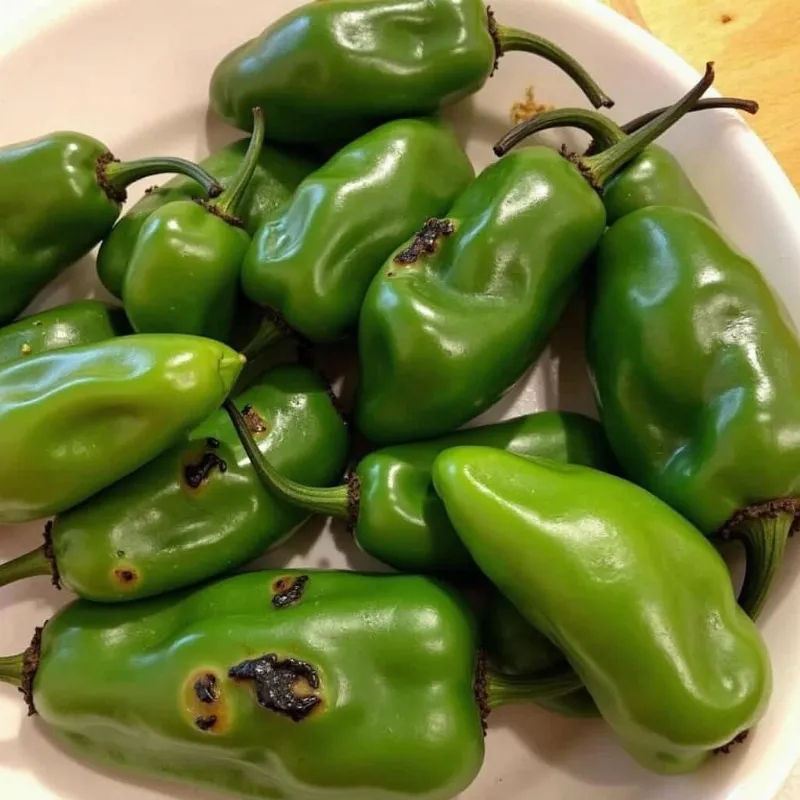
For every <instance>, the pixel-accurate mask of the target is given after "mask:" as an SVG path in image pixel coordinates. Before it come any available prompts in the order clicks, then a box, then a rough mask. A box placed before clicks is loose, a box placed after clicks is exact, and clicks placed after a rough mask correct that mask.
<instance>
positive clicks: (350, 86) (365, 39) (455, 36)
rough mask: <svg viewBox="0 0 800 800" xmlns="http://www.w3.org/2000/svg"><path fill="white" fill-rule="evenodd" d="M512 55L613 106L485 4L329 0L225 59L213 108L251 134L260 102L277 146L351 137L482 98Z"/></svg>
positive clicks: (578, 72) (564, 59)
mask: <svg viewBox="0 0 800 800" xmlns="http://www.w3.org/2000/svg"><path fill="white" fill-rule="evenodd" d="M514 50H524V51H527V52H531V53H535V54H536V55H539V56H541V57H542V58H545V59H547V60H548V61H551V62H553V63H554V64H556V65H557V66H559V67H561V68H562V69H563V70H564V71H566V72H567V73H568V74H569V75H570V77H572V78H573V80H575V81H576V82H577V83H578V85H579V86H580V87H581V89H583V91H584V92H585V93H586V95H587V97H588V98H589V99H590V100H591V101H592V103H593V105H594V106H595V107H598V106H610V105H612V101H611V100H610V99H609V98H608V97H607V96H606V95H605V94H604V93H603V92H602V90H601V89H600V88H599V87H598V86H597V84H596V83H595V82H594V81H593V80H592V79H591V77H590V76H589V75H588V74H587V73H586V71H585V70H584V69H583V68H582V67H581V66H580V65H579V64H577V63H576V62H575V61H574V60H573V59H572V58H570V56H569V55H568V54H567V53H565V52H564V51H563V50H561V49H560V48H558V47H557V46H556V45H554V44H553V43H552V42H548V41H547V40H545V39H542V38H540V37H538V36H534V35H533V34H530V33H527V32H525V31H520V30H516V29H514V28H506V27H504V26H501V25H497V23H496V22H495V20H494V15H493V14H492V13H491V12H490V11H488V10H487V8H486V7H485V6H484V4H483V3H482V2H481V0H368V2H364V1H363V0H325V2H315V3H308V4H306V5H304V6H301V7H300V8H298V9H295V10H294V11H292V12H290V13H289V14H286V15H285V16H283V17H281V18H280V19H278V20H277V21H276V22H274V23H273V24H272V25H270V26H269V27H268V28H267V29H266V30H265V31H264V32H263V33H262V34H261V35H260V36H258V37H256V38H255V39H252V40H251V41H249V42H245V43H244V44H243V45H241V46H240V47H237V48H236V49H235V50H233V51H232V52H231V53H230V54H229V55H228V56H226V57H225V58H224V59H223V61H222V62H221V63H220V64H219V65H218V66H217V68H216V70H215V71H214V75H213V76H212V78H211V89H210V94H211V106H212V108H213V109H214V110H215V111H216V112H217V113H218V114H219V115H220V116H222V118H223V119H225V120H227V121H228V122H230V123H231V124H233V125H236V126H237V127H240V128H242V129H244V130H249V129H250V126H251V125H252V116H251V109H252V108H253V107H254V106H260V107H261V108H263V109H264V112H265V114H266V115H267V119H268V120H269V131H268V135H269V136H270V137H272V138H273V139H275V140H277V141H283V142H327V141H329V140H330V138H331V137H332V136H334V137H337V138H338V139H339V140H341V141H347V140H350V139H354V138H355V137H356V136H360V135H362V134H363V133H366V132H367V131H368V130H369V129H370V128H374V127H375V126H376V125H379V124H381V123H383V122H386V121H387V120H389V119H396V118H398V117H410V116H418V115H424V114H431V113H434V112H436V111H437V110H438V109H439V108H440V107H441V106H443V105H446V104H450V103H454V102H455V101H457V100H460V99H461V98H463V97H466V96H467V95H470V94H472V93H473V92H476V91H477V90H478V89H480V88H481V86H483V84H484V83H485V82H486V80H487V79H488V78H489V76H490V75H491V74H492V73H493V71H494V69H495V67H496V65H497V61H498V59H499V57H500V56H501V55H503V54H504V53H506V52H510V51H514Z"/></svg>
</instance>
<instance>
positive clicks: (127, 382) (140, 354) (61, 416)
mask: <svg viewBox="0 0 800 800" xmlns="http://www.w3.org/2000/svg"><path fill="white" fill-rule="evenodd" d="M242 364H243V359H242V357H241V356H240V355H239V354H238V353H236V352H235V351H233V350H231V349H230V348H228V347H225V346H224V345H222V344H219V343H218V342H213V341H211V340H209V339H201V338H199V337H194V336H158V335H150V336H147V335H142V336H126V337H123V338H120V339H111V340H109V341H105V342H98V343H95V344H90V345H83V346H81V347H70V348H68V349H66V350H58V351H56V352H53V353H45V354H42V355H38V356H32V357H31V358H29V359H26V360H24V361H18V362H15V363H12V364H9V365H7V366H5V367H3V368H2V370H0V442H2V443H3V459H2V461H0V522H2V523H5V522H24V521H26V520H31V519H36V518H37V517H45V516H50V515H52V514H57V513H59V512H61V511H65V510H66V509H68V508H71V507H72V506H75V505H77V504H78V503H80V502H82V501H83V500H86V499H87V498H88V497H90V496H91V495H93V494H95V493H96V492H99V491H100V490H101V489H103V488H105V487H106V486H109V485H111V484H112V483H114V482H115V481H117V480H119V479H120V478H122V477H124V476H125V475H127V474H128V473H130V472H133V471H134V470H135V469H138V468H139V467H140V466H142V465H143V464H145V463H146V462H147V461H149V460H150V459H152V458H154V457H155V456H157V455H158V454H159V453H160V452H161V451H162V450H165V449H166V448H167V447H169V446H170V445H171V444H172V443H173V442H174V441H175V440H176V439H178V438H179V437H180V436H181V435H182V434H183V433H185V432H186V431H187V430H189V429H191V428H192V427H194V426H195V425H197V424H198V423H199V422H201V421H202V420H203V419H205V418H206V417H207V416H208V415H209V414H210V413H211V412H212V411H213V410H214V409H215V408H217V407H218V406H219V405H220V404H221V403H222V401H223V400H224V399H225V398H226V397H227V395H228V393H229V392H230V390H231V387H232V385H233V383H234V381H235V380H236V377H237V376H238V374H239V372H240V371H241V368H242Z"/></svg>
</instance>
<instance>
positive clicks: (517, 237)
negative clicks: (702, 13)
mask: <svg viewBox="0 0 800 800" xmlns="http://www.w3.org/2000/svg"><path fill="white" fill-rule="evenodd" d="M713 78H714V73H713V70H712V69H711V67H710V66H709V68H708V70H707V72H706V75H705V76H704V78H703V79H702V80H701V81H700V82H699V83H698V84H697V86H695V87H694V88H693V89H692V90H691V91H690V92H689V93H688V94H687V95H686V96H685V97H683V98H682V99H681V100H679V101H678V102H677V103H676V104H675V105H674V106H672V107H671V108H670V109H668V110H667V111H665V112H664V114H662V115H660V116H659V117H657V118H656V119H655V120H654V121H652V122H651V123H649V124H648V125H646V126H645V127H644V128H642V129H641V130H639V131H638V132H637V133H635V134H634V135H633V136H630V137H628V138H626V139H625V140H623V141H621V142H619V143H618V144H617V145H615V146H614V147H612V148H609V149H608V150H606V151H604V152H603V153H601V154H600V155H597V156H592V157H588V158H585V159H583V161H582V162H581V164H580V165H578V166H577V167H576V165H573V163H571V161H570V160H568V159H566V158H564V157H563V156H562V155H561V154H560V153H558V152H556V151H555V150H551V149H550V148H547V147H529V148H523V149H520V150H516V151H514V152H512V153H509V154H508V155H506V156H505V157H503V158H501V159H500V160H499V161H497V162H496V163H495V164H492V165H491V166H490V167H488V168H487V169H486V170H484V171H483V172H482V173H481V175H480V176H479V177H478V178H477V180H476V181H474V183H472V184H471V185H470V186H469V187H468V188H467V190H466V191H465V192H464V193H463V194H462V195H461V196H460V197H459V198H458V200H456V202H455V204H454V205H453V207H452V208H451V210H450V212H449V213H448V215H447V217H446V218H444V219H431V220H429V221H428V222H427V223H426V224H425V226H424V227H423V229H422V230H421V231H420V232H419V233H418V234H417V236H416V237H415V238H414V239H413V240H412V241H410V242H407V243H406V244H404V245H401V247H400V248H399V249H398V250H397V251H396V252H395V253H394V255H393V256H391V257H390V258H389V260H388V261H387V263H386V264H385V265H384V267H383V268H382V269H381V270H380V272H379V273H378V275H377V276H376V277H375V279H374V280H373V282H372V285H371V286H370V288H369V291H368V293H367V296H366V298H365V300H364V305H363V306H362V309H361V317H360V320H359V329H358V349H359V364H360V368H361V373H360V381H359V385H358V390H357V395H356V406H355V418H356V424H357V425H358V428H359V429H360V430H361V432H362V433H363V434H364V435H365V436H366V437H367V438H368V439H370V440H372V441H373V442H375V443H378V444H395V443H400V442H407V441H414V440H417V439H425V438H433V437H435V436H441V435H442V434H445V433H449V432H450V431H452V430H455V429H456V428H458V427H460V426H461V425H463V424H464V423H466V422H468V421H469V420H471V419H472V418H474V417H476V416H477V415H478V414H480V413H481V412H483V411H485V410H486V409H487V408H489V407H490V406H491V405H492V404H493V403H495V402H496V401H497V400H499V399H500V397H501V396H502V395H503V393H504V392H506V391H507V390H508V389H509V388H511V386H512V385H513V384H514V383H515V382H516V381H517V380H518V379H519V378H520V377H522V375H523V374H524V373H525V371H526V370H527V369H528V368H529V367H530V366H531V365H532V364H533V362H534V361H535V359H536V358H538V356H539V355H540V353H541V351H542V349H543V347H544V346H545V344H546V343H547V340H548V338H549V336H550V333H551V331H552V329H553V327H554V326H555V324H556V323H557V322H558V320H559V319H560V317H561V315H562V313H563V311H564V309H565V308H566V305H567V303H568V302H569V300H570V299H571V298H572V296H573V295H574V293H575V291H576V289H577V286H578V284H579V282H580V278H581V269H582V267H583V266H584V263H585V262H586V260H587V259H588V257H589V256H590V255H591V253H592V251H593V250H594V248H595V247H596V246H597V243H598V242H599V241H600V238H601V237H602V235H603V231H604V230H605V226H606V213H605V209H604V207H603V203H602V201H601V199H600V197H599V195H598V193H597V191H596V189H601V188H602V186H603V185H605V183H606V182H607V181H608V180H609V179H610V178H611V177H612V176H613V175H614V174H616V173H617V172H618V171H619V170H620V169H621V168H623V167H624V166H625V164H627V163H628V162H629V161H630V160H631V159H632V158H634V157H635V156H636V155H637V154H638V153H639V152H640V151H641V150H642V149H643V148H644V147H646V146H647V145H649V144H650V143H651V142H652V141H653V139H655V138H656V137H657V136H659V135H660V134H661V133H663V132H664V131H666V130H667V129H668V128H669V127H670V126H671V125H673V124H674V123H675V122H676V121H678V120H679V119H680V118H681V117H682V116H683V115H684V114H685V113H687V112H688V111H689V109H691V108H692V106H693V105H694V103H695V102H696V101H697V99H698V98H699V97H700V96H702V93H703V92H705V91H706V89H707V88H708V87H709V86H710V85H711V83H712V81H713ZM587 177H590V179H591V185H590V181H589V180H587Z"/></svg>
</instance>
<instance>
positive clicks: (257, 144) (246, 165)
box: [213, 108, 265, 217]
mask: <svg viewBox="0 0 800 800" xmlns="http://www.w3.org/2000/svg"><path fill="white" fill-rule="evenodd" d="M264 130H265V125H264V112H263V111H262V110H261V109H260V108H254V109H253V134H252V136H251V137H250V144H249V145H248V146H247V152H246V153H245V154H244V159H242V163H241V165H240V166H239V171H238V172H237V173H236V175H235V176H234V178H233V180H232V181H231V183H230V185H229V186H228V188H227V189H226V190H225V191H224V192H223V193H222V194H221V195H220V196H219V197H218V198H217V199H216V200H215V201H214V203H213V210H214V211H216V212H217V213H219V214H220V215H221V216H222V217H228V216H230V217H233V216H235V215H236V208H237V206H238V205H239V202H240V201H241V199H242V197H244V194H245V192H246V191H247V187H248V186H249V185H250V181H251V179H252V177H253V173H254V172H255V171H256V167H257V166H258V159H259V158H260V156H261V148H262V147H263V146H264Z"/></svg>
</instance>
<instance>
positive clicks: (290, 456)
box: [50, 366, 348, 602]
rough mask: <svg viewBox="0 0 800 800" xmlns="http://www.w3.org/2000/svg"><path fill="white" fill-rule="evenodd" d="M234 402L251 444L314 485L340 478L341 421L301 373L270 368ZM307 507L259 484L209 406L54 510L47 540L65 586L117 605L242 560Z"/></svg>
mask: <svg viewBox="0 0 800 800" xmlns="http://www.w3.org/2000/svg"><path fill="white" fill-rule="evenodd" d="M237 402H239V403H240V404H243V405H249V406H251V412H250V413H249V414H248V419H249V420H253V421H255V422H256V424H255V425H254V428H255V429H254V430H253V435H254V436H255V438H256V441H257V442H258V445H259V448H260V449H261V450H262V452H263V453H264V454H265V455H267V456H268V457H269V458H270V459H271V460H272V461H273V462H274V463H275V464H276V465H279V467H280V469H281V470H282V471H284V472H285V473H286V474H287V475H289V476H290V477H291V478H293V479H295V480H302V481H305V482H307V483H309V484H311V485H316V486H326V485H329V484H330V483H333V482H335V481H337V480H339V479H340V478H341V475H342V472H343V470H344V466H345V460H346V457H347V450H348V433H347V429H346V426H345V424H344V422H343V421H342V418H341V416H340V415H339V413H338V412H337V410H336V409H335V408H334V406H333V403H332V402H331V398H330V397H329V395H328V391H327V387H326V385H325V383H324V382H323V381H322V379H321V378H320V377H319V376H317V375H316V374H315V373H313V372H312V371H311V370H308V369H306V368H305V367H299V366H285V367H278V368H276V369H273V370H271V371H270V372H269V373H267V374H266V375H265V376H264V377H262V378H261V379H260V380H259V381H258V382H257V383H256V384H255V385H254V386H252V387H251V388H250V389H248V390H247V391H246V392H244V394H242V395H241V396H240V397H239V398H238V400H237ZM223 470H224V471H223ZM307 516H308V515H307V513H306V512H303V511H301V510H300V509H296V508H292V507H291V506H289V505H288V504H287V503H284V502H281V501H280V500H278V499H277V498H275V497H273V495H272V494H270V493H269V492H268V491H266V490H265V489H264V488H262V486H261V484H260V482H259V481H258V479H257V477H256V476H255V474H254V473H253V470H252V467H251V466H250V461H249V459H248V458H247V456H246V455H245V453H244V450H243V448H242V446H241V445H240V444H239V440H238V438H237V436H236V433H235V432H234V430H233V427H232V426H231V423H230V421H229V420H228V417H227V415H226V414H225V412H224V411H221V410H219V411H216V412H214V414H212V415H211V417H210V418H209V419H208V420H206V421H205V422H203V424H202V425H200V426H199V427H198V428H197V429H195V430H194V431H193V432H192V434H191V435H190V436H189V437H188V438H187V440H186V441H185V442H183V443H182V444H180V445H177V446H175V447H173V448H172V449H170V450H168V451H167V452H165V453H163V454H162V455H161V456H159V457H158V458H156V459H155V460H154V461H152V462H150V463H149V464H146V465H145V466H144V467H142V468H141V469H139V470H137V471H136V472H134V473H133V474H132V475H129V476H128V477H127V478H125V479H123V480H122V481H120V482H119V483H116V484H114V485H113V486H110V487H109V488H108V489H106V490H105V491H103V492H101V493H100V494H98V495H95V496H94V497H92V498H91V499H90V500H89V501H88V502H86V503H82V504H81V505H79V506H77V507H75V508H73V509H71V510H70V511H67V512H65V513H64V514H60V515H59V516H58V517H56V519H55V522H54V524H53V527H52V530H51V532H50V547H51V552H52V556H53V558H54V561H55V567H56V569H57V571H58V575H59V577H60V581H61V584H62V585H63V586H64V587H66V588H68V589H71V590H72V591H74V592H76V593H77V594H78V595H80V596H81V597H83V598H87V599H89V600H95V601H100V602H121V601H129V600H135V599H138V598H142V597H149V596H151V595H155V594H161V593H163V592H167V591H172V590H173V589H179V588H182V587H185V586H189V585H191V584H194V583H198V582H200V581H202V580H205V579H207V578H210V577H212V576H214V575H218V574H221V573H223V572H227V571H229V570H231V569H234V568H235V567H238V566H241V565H242V564H245V563H247V562H248V561H250V560H252V559H253V558H256V557H257V556H259V555H261V554H262V553H263V552H264V551H265V550H266V549H268V548H269V547H272V546H274V545H277V544H279V543H280V542H281V541H283V540H284V539H286V538H287V537H288V536H289V535H291V533H292V532H293V531H294V530H295V529H296V528H297V527H298V526H299V525H300V524H302V523H303V521H304V520H305V519H306V517H307Z"/></svg>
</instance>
